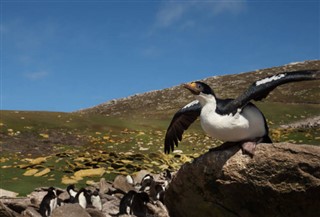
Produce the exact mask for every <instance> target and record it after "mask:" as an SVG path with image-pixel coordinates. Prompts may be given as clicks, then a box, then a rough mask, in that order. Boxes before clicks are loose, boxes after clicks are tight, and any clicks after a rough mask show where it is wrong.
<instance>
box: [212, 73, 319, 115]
mask: <svg viewBox="0 0 320 217" xmlns="http://www.w3.org/2000/svg"><path fill="white" fill-rule="evenodd" d="M319 79H320V70H301V71H293V72H283V73H280V74H277V75H273V76H269V77H266V78H263V79H260V80H258V81H256V82H254V83H253V84H251V86H249V88H248V89H247V90H246V91H245V92H244V93H243V94H241V95H240V96H239V97H238V98H236V99H234V100H232V101H230V102H229V103H228V104H226V105H225V106H223V107H220V108H219V111H218V112H219V113H221V114H230V113H233V114H234V113H235V112H236V111H237V109H239V108H240V109H241V108H243V107H244V106H245V105H247V104H248V103H249V102H250V100H255V101H259V100H262V99H264V98H266V97H267V96H268V94H269V93H270V92H271V91H272V90H274V89H275V88H276V87H278V86H280V85H283V84H286V83H291V82H298V81H308V80H319Z"/></svg>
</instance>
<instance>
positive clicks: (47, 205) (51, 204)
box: [39, 187, 58, 217]
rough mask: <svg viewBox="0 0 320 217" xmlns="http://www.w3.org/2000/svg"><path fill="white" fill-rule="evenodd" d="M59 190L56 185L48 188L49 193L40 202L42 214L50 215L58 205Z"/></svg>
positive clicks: (43, 215) (43, 216) (44, 215)
mask: <svg viewBox="0 0 320 217" xmlns="http://www.w3.org/2000/svg"><path fill="white" fill-rule="evenodd" d="M57 196H58V195H57V191H56V189H55V188H54V187H50V188H49V189H48V193H47V194H46V195H45V196H44V197H43V199H42V201H41V203H40V210H39V212H40V214H41V216H42V217H48V216H50V215H51V213H52V211H53V210H54V209H55V208H56V207H57V200H58V199H57Z"/></svg>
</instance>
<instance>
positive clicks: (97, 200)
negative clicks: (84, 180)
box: [90, 190, 102, 211]
mask: <svg viewBox="0 0 320 217" xmlns="http://www.w3.org/2000/svg"><path fill="white" fill-rule="evenodd" d="M90 200H91V204H92V206H93V207H95V208H96V209H98V210H100V211H101V210H102V202H101V197H100V195H99V192H98V191H97V190H95V191H94V192H93V193H92V194H91V197H90Z"/></svg>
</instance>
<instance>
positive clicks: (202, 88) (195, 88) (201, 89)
mask: <svg viewBox="0 0 320 217" xmlns="http://www.w3.org/2000/svg"><path fill="white" fill-rule="evenodd" d="M183 87H185V88H187V89H188V90H190V92H191V93H192V94H194V95H199V94H200V93H204V94H211V95H214V92H213V90H212V89H211V88H210V87H209V85H207V84H206V83H203V82H201V81H196V82H191V83H188V84H184V85H183Z"/></svg>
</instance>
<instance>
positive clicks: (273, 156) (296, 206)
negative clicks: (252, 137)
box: [165, 143, 320, 217]
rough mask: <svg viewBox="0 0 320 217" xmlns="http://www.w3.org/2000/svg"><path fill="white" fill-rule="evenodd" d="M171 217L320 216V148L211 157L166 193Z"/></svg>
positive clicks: (184, 170) (279, 147)
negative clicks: (250, 155) (252, 155)
mask: <svg viewBox="0 0 320 217" xmlns="http://www.w3.org/2000/svg"><path fill="white" fill-rule="evenodd" d="M165 204H166V206H167V208H168V210H169V213H170V216H171V217H180V216H181V217H188V216H215V217H218V216H223V217H228V216H244V217H246V216H247V217H253V216H260V217H263V216H268V217H269V216H299V217H300V216H304V217H307V216H320V147H317V146H311V145H295V144H289V143H278V144H259V145H258V146H257V149H256V153H255V156H254V157H253V158H250V157H249V156H247V155H243V154H242V153H241V151H240V150H239V147H232V148H230V149H228V150H224V151H217V152H208V153H206V154H204V155H202V156H200V157H199V158H197V159H195V160H194V161H193V162H192V163H187V164H185V165H183V166H182V167H181V169H180V170H179V171H178V173H177V175H176V176H175V178H174V179H173V181H172V182H171V184H170V186H169V189H168V190H167V192H166V197H165Z"/></svg>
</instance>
